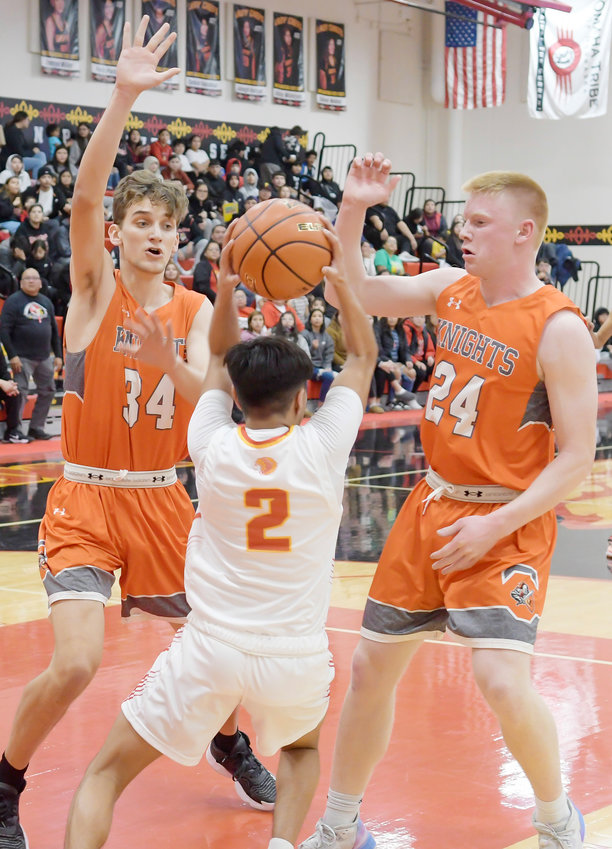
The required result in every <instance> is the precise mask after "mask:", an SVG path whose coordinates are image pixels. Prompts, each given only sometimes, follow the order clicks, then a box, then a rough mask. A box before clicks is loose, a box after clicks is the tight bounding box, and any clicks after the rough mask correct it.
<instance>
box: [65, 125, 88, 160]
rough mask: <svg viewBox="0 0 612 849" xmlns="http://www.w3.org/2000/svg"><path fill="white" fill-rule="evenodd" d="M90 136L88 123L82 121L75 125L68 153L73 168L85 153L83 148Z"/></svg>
mask: <svg viewBox="0 0 612 849" xmlns="http://www.w3.org/2000/svg"><path fill="white" fill-rule="evenodd" d="M90 138H91V129H90V127H89V124H86V123H85V122H84V121H81V123H80V124H79V125H78V127H77V131H76V136H75V138H74V139H73V140H72V144H71V145H70V153H69V158H70V162H71V163H72V164H73V165H74V167H75V168H78V167H79V165H80V164H81V159H82V158H83V154H84V153H85V148H86V147H87V145H88V144H89V139H90Z"/></svg>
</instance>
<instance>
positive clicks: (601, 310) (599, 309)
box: [593, 307, 610, 322]
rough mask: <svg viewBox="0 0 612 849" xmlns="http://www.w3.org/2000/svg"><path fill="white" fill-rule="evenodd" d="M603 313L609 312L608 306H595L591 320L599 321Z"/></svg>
mask: <svg viewBox="0 0 612 849" xmlns="http://www.w3.org/2000/svg"><path fill="white" fill-rule="evenodd" d="M604 313H607V314H608V315H609V314H610V310H609V309H608V307H597V309H596V310H595V312H594V313H593V321H597V322H599V321H600V319H601V317H602V315H603V314H604Z"/></svg>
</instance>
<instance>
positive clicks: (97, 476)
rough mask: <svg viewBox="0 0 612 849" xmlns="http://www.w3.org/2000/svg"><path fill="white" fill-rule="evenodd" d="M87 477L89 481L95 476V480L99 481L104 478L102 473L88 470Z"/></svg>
mask: <svg viewBox="0 0 612 849" xmlns="http://www.w3.org/2000/svg"><path fill="white" fill-rule="evenodd" d="M87 477H88V478H89V480H90V481H91V480H93V479H94V478H96V479H97V480H99V481H103V480H104V475H94V473H93V472H88V473H87Z"/></svg>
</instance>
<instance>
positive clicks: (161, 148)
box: [150, 127, 172, 168]
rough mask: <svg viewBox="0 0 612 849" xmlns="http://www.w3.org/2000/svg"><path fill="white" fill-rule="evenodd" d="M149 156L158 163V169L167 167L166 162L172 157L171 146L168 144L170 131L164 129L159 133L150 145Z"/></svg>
mask: <svg viewBox="0 0 612 849" xmlns="http://www.w3.org/2000/svg"><path fill="white" fill-rule="evenodd" d="M150 151H151V156H154V157H155V158H156V159H157V161H158V162H159V165H160V168H166V167H167V166H168V160H169V159H170V157H171V156H172V145H171V144H170V131H169V130H167V129H166V128H165V127H164V128H163V129H161V130H160V131H159V133H158V134H157V138H156V139H155V141H154V142H152V143H151V148H150Z"/></svg>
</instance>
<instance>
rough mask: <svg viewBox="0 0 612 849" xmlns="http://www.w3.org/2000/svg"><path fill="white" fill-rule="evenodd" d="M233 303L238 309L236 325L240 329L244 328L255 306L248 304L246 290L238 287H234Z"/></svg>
mask: <svg viewBox="0 0 612 849" xmlns="http://www.w3.org/2000/svg"><path fill="white" fill-rule="evenodd" d="M234 303H235V304H236V310H237V311H238V326H239V327H240V329H241V330H244V329H245V328H246V327H247V324H248V318H249V316H250V315H251V313H252V312H254V310H255V308H254V307H250V306H248V304H247V296H246V292H245V291H244V289H241V288H240V287H236V288H235V289H234Z"/></svg>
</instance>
